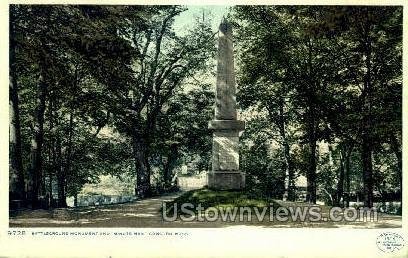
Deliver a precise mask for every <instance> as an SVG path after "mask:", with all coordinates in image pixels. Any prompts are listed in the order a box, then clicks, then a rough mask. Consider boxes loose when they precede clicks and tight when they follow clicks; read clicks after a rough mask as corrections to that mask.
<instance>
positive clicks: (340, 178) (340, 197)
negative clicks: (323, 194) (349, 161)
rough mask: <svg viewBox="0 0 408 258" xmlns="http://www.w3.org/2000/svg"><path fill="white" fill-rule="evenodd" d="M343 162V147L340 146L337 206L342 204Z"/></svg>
mask: <svg viewBox="0 0 408 258" xmlns="http://www.w3.org/2000/svg"><path fill="white" fill-rule="evenodd" d="M344 163H345V155H344V148H341V150H340V167H339V181H338V182H337V197H336V205H338V206H344V177H345V171H344Z"/></svg>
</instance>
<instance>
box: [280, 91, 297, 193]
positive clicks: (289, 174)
mask: <svg viewBox="0 0 408 258" xmlns="http://www.w3.org/2000/svg"><path fill="white" fill-rule="evenodd" d="M277 125H278V128H279V134H280V136H281V141H282V146H283V154H284V158H285V192H284V194H283V200H284V201H286V200H289V201H294V200H295V182H294V171H293V164H292V159H291V157H290V146H289V142H288V139H287V137H286V121H285V114H284V100H283V98H281V99H280V102H279V118H278V123H277Z"/></svg>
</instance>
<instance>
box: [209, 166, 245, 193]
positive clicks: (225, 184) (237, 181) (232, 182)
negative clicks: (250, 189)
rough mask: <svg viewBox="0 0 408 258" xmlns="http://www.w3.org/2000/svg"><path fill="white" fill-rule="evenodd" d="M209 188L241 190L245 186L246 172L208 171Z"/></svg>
mask: <svg viewBox="0 0 408 258" xmlns="http://www.w3.org/2000/svg"><path fill="white" fill-rule="evenodd" d="M208 188H210V189H216V190H241V189H243V188H245V173H242V172H239V171H216V172H215V173H214V172H210V173H208Z"/></svg>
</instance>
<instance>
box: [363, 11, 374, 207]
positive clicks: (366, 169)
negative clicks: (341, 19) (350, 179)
mask: <svg viewBox="0 0 408 258" xmlns="http://www.w3.org/2000/svg"><path fill="white" fill-rule="evenodd" d="M367 15H368V14H367ZM369 32H370V24H369V23H368V21H367V22H366V24H365V41H364V55H365V57H366V58H365V66H366V67H365V68H366V69H367V72H366V74H365V76H364V88H363V93H362V101H363V102H362V103H363V112H362V133H361V160H362V163H363V185H364V189H363V193H364V206H365V207H370V208H371V207H372V206H373V190H374V187H373V164H372V146H371V140H372V137H371V133H372V125H371V123H372V119H371V118H372V114H371V104H372V100H371V99H372V84H371V40H370V36H369Z"/></svg>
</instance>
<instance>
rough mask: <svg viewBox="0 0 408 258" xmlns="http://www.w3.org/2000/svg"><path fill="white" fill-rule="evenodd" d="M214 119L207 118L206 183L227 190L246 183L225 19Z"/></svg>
mask: <svg viewBox="0 0 408 258" xmlns="http://www.w3.org/2000/svg"><path fill="white" fill-rule="evenodd" d="M215 98H216V100H215V101H216V105H215V119H214V120H212V121H210V122H209V129H211V130H213V149H212V171H211V172H210V173H209V174H208V186H209V187H210V188H213V189H220V190H230V189H242V188H244V187H245V174H244V173H242V172H241V171H240V170H239V132H240V131H243V130H244V128H245V123H244V122H243V121H239V120H237V108H236V90H235V74H234V52H233V43H232V26H231V24H230V23H228V21H227V20H226V19H223V21H222V22H221V24H220V27H219V33H218V64H217V84H216V94H215Z"/></svg>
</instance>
